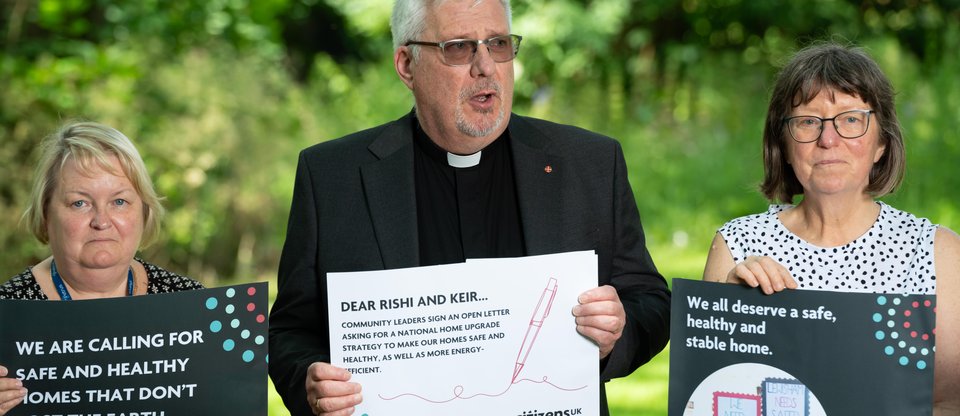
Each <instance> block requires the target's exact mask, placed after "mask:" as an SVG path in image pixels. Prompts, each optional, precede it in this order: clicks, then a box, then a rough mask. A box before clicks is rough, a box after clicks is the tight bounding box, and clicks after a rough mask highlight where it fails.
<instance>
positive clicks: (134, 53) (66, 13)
mask: <svg viewBox="0 0 960 416" xmlns="http://www.w3.org/2000/svg"><path fill="white" fill-rule="evenodd" d="M390 6H391V2H389V1H387V0H179V1H175V2H171V1H162V0H3V1H0V49H2V52H3V53H2V56H0V163H2V168H0V247H3V248H4V255H3V256H0V276H2V277H0V280H5V279H6V278H7V277H9V276H13V275H14V274H16V273H19V272H20V271H21V270H23V268H24V267H26V266H28V265H32V264H35V263H36V262H37V261H39V260H41V259H43V258H45V257H46V256H48V249H47V248H46V247H44V246H41V245H40V244H38V243H37V242H36V241H35V240H34V239H33V238H32V237H31V236H30V235H29V234H28V233H27V232H26V231H24V229H23V228H22V227H20V226H19V225H18V224H19V217H20V214H21V212H22V210H23V207H24V204H25V201H26V199H27V197H28V193H29V182H30V179H31V178H32V175H33V166H34V165H35V163H36V160H37V157H38V148H37V144H38V143H39V141H40V139H41V138H42V137H43V136H45V135H46V134H48V133H50V132H52V131H53V130H54V129H55V128H56V127H57V126H58V125H59V124H61V123H62V122H64V121H66V120H69V119H75V118H83V119H91V120H97V121H101V122H104V123H107V124H111V125H113V126H115V127H117V128H119V129H120V130H121V131H123V132H125V133H126V134H127V135H128V136H130V137H131V138H132V139H133V140H134V142H135V143H136V144H137V146H138V147H139V149H140V151H141V152H142V154H143V156H144V159H145V160H146V163H147V166H148V167H149V169H150V170H151V174H152V175H153V178H154V180H155V181H156V184H157V186H158V188H159V191H160V192H161V194H163V195H165V196H166V198H167V199H166V202H165V204H166V207H167V208H168V209H169V211H170V215H169V217H168V218H167V221H166V223H165V227H164V231H165V232H164V234H163V238H162V240H161V241H160V242H159V243H157V244H155V245H154V246H152V247H150V248H148V249H146V250H145V251H144V253H143V255H144V256H145V257H146V258H148V259H150V260H152V261H154V262H156V263H158V264H161V265H164V266H166V267H167V268H169V269H171V270H174V271H178V272H182V273H186V274H188V275H190V276H192V277H195V278H198V279H199V280H201V281H203V282H204V283H205V284H206V285H208V286H216V285H224V284H232V283H238V282H244V281H251V280H258V281H260V280H270V281H275V271H276V267H277V263H278V259H279V253H280V250H281V248H282V244H283V239H284V234H285V227H286V219H287V211H288V208H289V201H290V197H291V193H292V186H293V176H294V170H295V164H296V160H297V153H298V152H299V150H300V149H302V148H304V147H307V146H309V145H311V144H313V143H316V142H318V141H322V140H328V139H331V138H335V137H339V136H341V135H344V134H347V133H349V132H352V131H355V130H359V129H362V128H366V127H371V126H373V125H376V124H380V123H383V122H386V121H389V120H392V119H395V118H398V117H400V116H401V115H403V114H404V113H406V112H407V111H409V109H410V108H411V106H412V100H411V97H410V94H409V91H407V90H406V89H405V88H404V86H403V85H402V84H401V83H400V82H398V80H397V78H396V75H395V73H394V72H393V68H392V57H391V46H390V39H389V25H388V20H389V12H390ZM513 7H514V32H515V33H518V34H521V35H523V36H524V40H523V43H522V46H521V51H520V55H519V57H518V59H517V61H516V69H517V86H516V94H517V97H516V100H515V102H516V108H515V111H516V112H518V113H521V114H526V115H532V116H536V117H542V118H547V119H551V120H555V121H559V122H564V123H568V124H574V125H578V126H582V127H585V128H588V129H592V130H596V131H599V132H602V133H605V134H608V135H610V136H612V137H615V138H617V139H619V140H620V141H621V142H622V143H623V146H624V149H625V151H626V154H627V162H628V164H629V167H630V179H631V183H632V184H633V187H634V191H635V193H636V195H637V202H638V205H639V207H640V212H641V215H642V216H643V221H644V227H645V229H646V232H647V237H648V243H649V245H650V249H651V252H652V254H653V256H654V258H655V260H656V261H657V263H658V265H659V266H660V267H661V269H662V271H663V272H664V274H665V275H666V276H667V277H668V278H674V277H694V278H696V277H699V275H700V273H701V270H702V265H703V262H704V259H705V255H706V251H707V249H708V245H709V243H710V239H711V238H712V236H713V234H714V232H715V231H716V229H717V228H718V227H719V226H720V225H721V224H722V223H723V222H724V221H726V220H728V219H731V218H733V217H737V216H740V215H745V214H748V213H755V212H758V211H761V210H763V209H764V208H765V204H766V201H764V200H763V198H762V197H761V196H760V195H759V193H758V192H756V190H755V187H756V186H755V185H756V184H757V183H758V182H759V180H760V179H761V176H762V166H761V154H760V135H761V131H762V123H763V118H764V114H765V107H766V99H767V97H768V91H769V89H770V86H771V83H772V79H773V76H774V75H775V73H776V70H777V68H778V66H779V65H780V64H781V63H782V62H784V61H785V59H787V58H788V57H789V56H790V54H791V52H793V51H795V50H796V48H797V47H798V46H802V45H804V44H807V43H809V42H811V41H815V40H820V39H837V40H842V41H851V42H854V43H857V44H860V45H862V46H865V47H866V48H868V51H869V52H870V53H871V54H872V55H873V56H874V57H875V58H876V59H877V61H878V62H879V63H880V65H881V67H883V68H884V70H885V71H886V72H887V74H888V76H889V77H890V78H891V80H892V81H893V84H894V86H895V88H896V89H897V91H898V96H897V99H898V110H899V114H900V117H901V122H902V124H903V126H904V129H905V137H906V143H907V150H908V170H907V175H906V180H905V183H904V184H903V186H902V187H901V189H900V190H899V191H898V192H897V193H896V194H894V195H892V196H890V197H887V198H884V199H885V200H886V201H888V202H889V203H891V204H893V205H894V206H897V207H898V208H901V209H905V210H908V211H911V212H913V213H915V214H917V215H920V216H925V217H928V218H931V219H932V220H933V221H934V222H938V223H940V224H943V225H945V226H948V227H951V228H954V229H957V228H958V227H960V217H958V213H960V204H958V203H957V201H956V198H955V197H954V194H953V192H951V190H955V189H957V188H958V185H960V179H958V175H956V174H955V173H956V172H957V170H956V168H955V167H954V166H955V161H957V160H958V156H960V140H958V139H960V137H958V136H960V133H958V132H960V88H958V86H957V81H956V79H957V75H956V74H958V73H960V54H958V53H957V51H958V50H960V2H958V1H957V0H858V1H857V0H815V1H808V2H791V1H761V2H755V1H743V0H658V1H626V0H551V1H533V0H516V1H514V2H513ZM273 286H274V288H275V285H273ZM667 364H668V359H667V353H663V354H661V355H660V356H658V357H657V358H656V359H655V360H654V361H653V362H652V363H650V364H648V365H647V366H644V367H643V368H642V369H641V370H639V371H638V372H637V373H636V374H635V375H634V376H632V377H630V378H628V379H624V380H618V381H614V382H612V383H611V385H610V386H609V388H610V395H611V406H612V408H613V409H614V414H624V415H663V414H666V405H665V403H666V394H667V387H666V378H667V372H668V367H667ZM271 394H272V392H271ZM271 401H272V406H271V414H275V415H282V414H286V412H285V411H284V410H282V406H280V405H279V404H278V403H279V402H278V401H277V398H276V396H275V395H271Z"/></svg>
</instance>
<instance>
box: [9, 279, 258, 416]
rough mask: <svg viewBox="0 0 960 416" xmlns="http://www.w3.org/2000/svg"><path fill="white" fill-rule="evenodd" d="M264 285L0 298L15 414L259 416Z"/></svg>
mask: <svg viewBox="0 0 960 416" xmlns="http://www.w3.org/2000/svg"><path fill="white" fill-rule="evenodd" d="M267 288H268V286H267V283H265V282H264V283H252V284H245V285H237V286H228V287H220V288H214V289H203V290H194V291H186V292H178V293H168V294H159V295H149V296H134V297H124V298H112V299H99V300H82V301H69V302H53V301H24V300H0V363H2V364H3V365H4V366H5V367H7V369H8V370H10V372H11V375H12V376H14V377H17V378H20V379H22V380H23V384H24V386H25V387H26V388H27V389H28V390H29V393H28V395H27V399H26V401H25V402H24V403H22V404H20V405H19V406H17V407H16V408H14V410H13V411H11V412H10V413H8V414H7V415H8V416H20V415H100V416H108V415H113V416H121V415H124V416H130V415H138V416H178V415H265V414H266V413H267V387H266V381H267V361H268V356H267V312H268V311H267Z"/></svg>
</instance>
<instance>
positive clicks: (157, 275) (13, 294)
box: [0, 258, 203, 300]
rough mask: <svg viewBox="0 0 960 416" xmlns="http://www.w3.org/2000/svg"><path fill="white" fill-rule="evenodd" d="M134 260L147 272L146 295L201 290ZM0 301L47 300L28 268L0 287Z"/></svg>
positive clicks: (190, 281)
mask: <svg viewBox="0 0 960 416" xmlns="http://www.w3.org/2000/svg"><path fill="white" fill-rule="evenodd" d="M135 260H137V261H138V262H140V264H143V268H144V269H145V270H146V271H147V294H148V295H152V294H157V293H169V292H180V291H183V290H194V289H203V285H202V284H200V282H198V281H196V280H193V279H191V278H189V277H186V276H181V275H178V274H176V273H173V272H169V271H166V270H164V269H162V268H160V267H159V266H157V265H154V264H151V263H147V262H146V261H143V259H140V258H135ZM0 299H20V300H48V298H47V295H46V294H45V293H43V289H40V285H39V284H38V283H37V279H36V278H35V277H34V276H33V271H31V270H30V268H29V267H28V268H27V269H26V270H24V271H23V272H22V273H20V274H18V275H16V276H14V277H13V278H11V279H10V280H8V281H7V282H6V283H4V284H2V285H0Z"/></svg>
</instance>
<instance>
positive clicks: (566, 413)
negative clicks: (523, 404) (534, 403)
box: [517, 407, 583, 416]
mask: <svg viewBox="0 0 960 416" xmlns="http://www.w3.org/2000/svg"><path fill="white" fill-rule="evenodd" d="M582 414H583V409H582V408H580V407H578V408H576V409H566V410H550V411H546V412H541V411H539V410H527V411H524V412H523V413H520V414H519V415H517V416H572V415H582Z"/></svg>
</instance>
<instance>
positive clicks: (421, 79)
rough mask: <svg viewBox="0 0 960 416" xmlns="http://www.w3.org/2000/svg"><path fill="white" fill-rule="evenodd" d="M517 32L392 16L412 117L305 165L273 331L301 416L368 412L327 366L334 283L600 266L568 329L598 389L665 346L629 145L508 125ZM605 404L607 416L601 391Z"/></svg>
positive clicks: (445, 13) (561, 129) (483, 21)
mask: <svg viewBox="0 0 960 416" xmlns="http://www.w3.org/2000/svg"><path fill="white" fill-rule="evenodd" d="M510 17H511V16H510V4H509V1H508V0H446V1H432V0H398V1H397V2H396V4H395V5H394V9H393V15H392V18H391V28H392V32H393V41H394V66H395V68H396V71H397V74H398V76H399V77H400V79H401V81H402V82H403V83H404V84H405V85H406V86H407V87H408V88H409V89H410V90H411V91H412V93H413V98H414V110H413V111H412V112H411V113H410V114H407V115H406V116H404V117H402V118H400V119H399V120H396V121H393V122H390V123H387V124H384V125H381V126H377V127H374V128H372V129H369V130H365V131H361V132H357V133H354V134H351V135H348V136H346V137H343V138H340V139H337V140H332V141H328V142H324V143H320V144H317V145H314V146H312V147H310V148H307V149H305V150H304V151H303V152H301V154H300V160H299V163H298V167H297V179H296V183H295V187H294V196H293V202H292V204H291V208H290V218H289V224H288V229H287V238H286V242H285V244H284V248H283V253H282V256H281V260H280V271H279V278H278V280H279V292H278V295H277V299H276V302H275V303H274V307H273V311H272V313H271V316H270V351H271V352H270V354H271V357H270V376H271V378H272V379H273V381H274V384H275V385H276V388H277V390H278V392H279V393H280V395H281V396H282V397H283V399H284V403H285V404H286V406H287V407H288V409H290V411H291V413H292V414H294V415H309V414H318V415H339V414H350V413H351V412H352V409H353V407H354V406H356V405H357V404H359V403H360V402H361V401H362V394H361V386H360V385H358V384H357V383H353V382H350V381H349V379H350V374H349V372H347V371H346V370H344V369H342V368H338V367H335V366H333V365H331V364H329V361H330V351H329V345H330V342H329V328H328V322H327V313H326V311H327V304H328V299H327V291H326V273H327V272H342V271H357V270H373V269H392V268H401V267H414V266H425V265H432V264H445V263H454V262H461V261H464V260H465V259H467V258H482V257H517V256H525V255H538V254H548V253H557V252H566V251H579V250H595V251H596V253H597V257H598V270H597V277H598V287H597V288H595V289H592V290H589V291H587V292H584V293H583V294H581V295H580V296H579V298H578V300H579V303H580V304H579V305H578V306H576V307H574V309H573V311H571V313H572V314H573V315H574V316H575V317H576V322H577V328H576V329H577V331H579V332H580V333H581V334H582V335H584V336H586V337H588V338H590V339H591V340H593V341H594V342H595V343H596V344H597V345H598V347H599V357H597V358H598V359H599V360H600V370H601V371H600V374H599V375H598V376H599V377H600V379H601V380H609V379H611V378H614V377H623V376H626V375H629V374H630V373H631V372H633V370H635V369H636V368H637V367H639V366H640V365H641V364H643V363H645V362H647V361H648V360H649V359H650V358H651V357H652V356H653V355H655V354H656V353H658V352H659V351H660V350H662V349H663V347H664V346H665V345H666V342H667V340H668V338H669V322H668V319H669V306H670V292H669V290H668V288H667V285H666V282H665V280H664V279H663V277H662V276H661V275H660V274H659V272H657V269H656V267H655V266H654V264H653V261H652V260H651V258H650V255H649V253H648V251H647V249H646V246H645V241H644V235H643V229H642V227H641V225H640V217H639V213H638V212H637V207H636V202H635V200H634V197H633V192H632V190H631V188H630V185H629V183H628V182H627V173H626V164H625V162H624V158H623V152H622V150H621V148H620V145H619V144H618V143H617V142H616V141H615V140H613V139H611V138H608V137H604V136H601V135H599V134H596V133H592V132H589V131H586V130H583V129H579V128H576V127H571V126H564V125H560V124H554V123H550V122H546V121H543V120H537V119H533V118H528V117H522V116H518V115H516V114H512V113H511V111H512V106H513V89H514V70H513V60H514V58H515V57H516V55H517V52H518V51H519V48H520V42H521V40H522V37H521V36H518V35H515V34H512V33H511V30H510V29H511V25H510ZM505 289H506V288H505ZM600 400H601V411H602V413H603V414H608V410H607V405H606V399H605V396H604V391H603V388H602V385H601V398H600Z"/></svg>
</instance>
